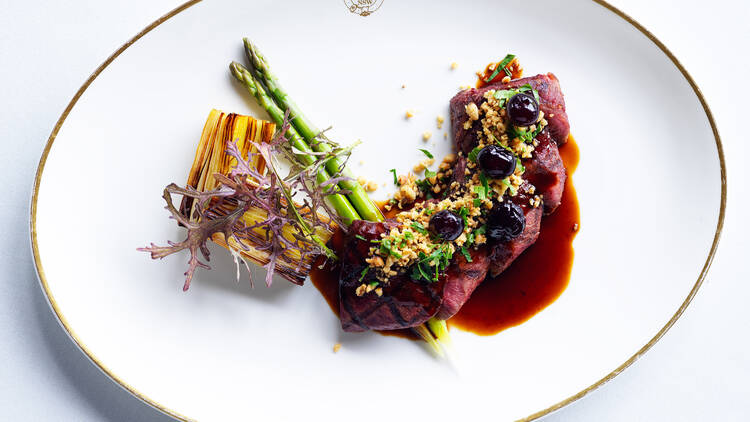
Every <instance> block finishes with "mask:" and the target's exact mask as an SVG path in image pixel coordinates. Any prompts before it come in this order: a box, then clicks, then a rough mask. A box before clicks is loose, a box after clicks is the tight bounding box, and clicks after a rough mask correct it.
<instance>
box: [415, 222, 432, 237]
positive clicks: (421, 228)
mask: <svg viewBox="0 0 750 422" xmlns="http://www.w3.org/2000/svg"><path fill="white" fill-rule="evenodd" d="M411 228H412V229H414V230H416V231H418V232H419V233H422V234H429V232H428V231H427V229H425V228H424V226H423V225H422V223H420V222H418V221H415V222H413V223H411Z"/></svg>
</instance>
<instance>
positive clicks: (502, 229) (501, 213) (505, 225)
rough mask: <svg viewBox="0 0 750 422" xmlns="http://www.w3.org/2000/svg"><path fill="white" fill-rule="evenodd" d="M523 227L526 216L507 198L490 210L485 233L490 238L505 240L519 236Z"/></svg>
mask: <svg viewBox="0 0 750 422" xmlns="http://www.w3.org/2000/svg"><path fill="white" fill-rule="evenodd" d="M525 227H526V217H524V215H523V210H522V209H521V207H519V206H518V205H516V204H514V203H512V202H510V200H509V199H508V198H506V199H505V200H504V201H503V202H498V203H496V204H495V205H494V206H493V207H492V210H490V214H489V217H488V219H487V235H488V236H489V237H490V238H491V239H495V240H499V241H501V242H507V241H509V240H512V239H515V238H517V237H518V236H520V235H521V233H523V229H524V228H525Z"/></svg>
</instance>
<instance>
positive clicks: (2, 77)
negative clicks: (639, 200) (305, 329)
mask: <svg viewBox="0 0 750 422" xmlns="http://www.w3.org/2000/svg"><path fill="white" fill-rule="evenodd" d="M327 1H337V0H327ZM47 3H49V4H47ZM613 3H614V4H615V5H616V6H618V7H620V8H622V9H623V10H624V11H625V12H626V13H629V14H630V15H631V16H633V17H634V18H635V19H636V20H638V21H640V22H641V23H642V24H643V25H645V26H646V27H647V28H648V29H650V30H651V31H652V32H653V33H654V34H655V35H656V36H657V37H659V38H660V39H661V40H662V41H663V42H664V43H665V44H667V46H668V47H669V48H670V49H671V50H672V51H673V52H674V53H675V54H676V55H677V57H678V58H679V59H680V60H681V61H682V63H683V64H684V65H685V66H686V67H687V69H688V71H690V73H691V74H692V75H693V77H694V78H695V79H696V81H697V83H698V85H699V86H700V87H701V88H702V90H703V92H704V94H705V96H706V98H707V100H708V102H709V105H710V106H711V107H712V109H713V111H714V114H715V117H716V121H717V123H718V125H719V130H720V132H721V135H722V140H723V142H724V147H725V153H726V158H727V167H728V169H729V174H728V181H729V195H728V210H727V219H726V224H725V229H724V235H723V237H722V241H721V245H720V247H719V253H718V254H717V256H716V259H715V261H714V265H713V268H712V269H711V271H710V273H709V276H708V278H707V280H706V282H705V283H704V286H703V288H702V289H701V290H700V291H699V293H698V295H697V297H696V298H695V299H694V300H693V303H692V304H691V305H690V307H689V308H688V310H687V312H686V314H685V315H684V316H683V317H682V318H681V319H680V320H679V321H678V322H677V324H676V325H675V326H674V327H673V328H672V330H670V331H669V333H668V334H667V335H666V336H665V338H664V339H662V340H661V341H660V342H659V343H657V344H656V346H654V348H653V349H652V350H651V351H650V352H648V353H647V354H646V355H645V356H644V357H642V358H641V359H640V360H639V361H637V362H636V363H635V364H634V365H633V366H632V367H631V368H630V369H628V370H627V371H625V372H624V373H623V374H621V375H620V376H618V377H617V378H615V380H614V381H612V382H610V383H609V384H607V385H605V386H604V387H602V388H600V389H599V390H597V391H595V392H594V393H592V394H590V395H589V396H587V397H586V398H584V399H583V400H581V401H579V402H577V403H575V404H573V405H571V406H569V407H567V408H565V409H563V410H562V411H560V412H558V413H556V414H555V415H553V416H551V417H550V418H549V419H548V420H552V421H557V420H561V421H563V420H564V421H568V420H575V421H581V420H583V421H595V420H596V421H598V420H603V419H604V420H615V421H633V420H687V421H702V420H746V419H748V417H750V404H748V403H747V399H748V397H750V384H748V380H747V376H748V375H750V356H748V353H747V350H746V348H747V347H748V346H750V316H748V311H747V309H748V308H750V307H748V306H747V303H748V301H750V285H749V284H748V282H750V271H748V269H747V267H746V266H745V265H744V264H745V261H746V260H747V252H748V242H747V241H746V240H745V239H746V237H747V236H750V227H749V226H748V224H747V221H746V220H747V219H746V217H745V216H746V214H747V212H746V211H745V210H746V208H747V207H748V206H749V205H750V203H749V202H750V200H749V199H748V195H750V191H749V189H748V183H747V182H748V175H747V171H746V170H745V168H744V161H745V157H746V155H745V154H746V153H748V152H750V149H748V148H747V147H746V146H745V143H746V142H748V136H747V134H746V133H745V132H746V131H745V130H744V129H745V124H744V123H745V120H744V119H745V113H744V111H745V108H746V104H747V99H748V98H750V89H748V88H747V85H746V83H745V82H744V79H745V74H746V73H747V72H748V69H749V68H750V59H748V45H749V44H750V32H749V31H748V28H747V22H745V21H746V20H747V19H748V18H750V5H748V3H747V2H745V1H731V0H722V1H714V2H711V3H710V4H708V5H707V3H706V2H700V3H699V2H694V1H685V0H682V1H678V0H669V1H659V2H655V1H647V0H630V1H623V0H618V1H614V2H613ZM177 4H178V2H176V1H174V0H148V1H147V0H137V1H135V0H130V1H121V0H117V1H112V0H110V1H107V2H101V1H93V0H92V1H84V0H75V1H67V2H54V3H53V2H43V1H24V2H20V1H17V2H10V1H6V0H0V81H2V82H0V142H2V143H1V144H0V175H2V176H1V177H0V222H2V224H3V225H2V227H3V229H2V230H0V233H1V235H0V242H2V243H0V277H1V278H0V419H3V420H95V421H96V420H105V421H109V420H112V421H125V420H127V421H132V420H139V421H140V420H164V421H166V420H169V418H167V417H165V416H162V415H160V414H159V413H158V412H156V411H154V410H152V409H151V408H149V407H148V406H146V405H144V404H142V403H140V402H139V401H138V400H136V399H135V398H133V397H131V396H130V395H129V394H128V393H126V392H125V391H124V390H121V389H120V388H119V387H118V386H117V385H115V384H114V383H112V382H111V381H109V379H107V378H106V377H105V376H104V375H102V374H101V373H100V372H99V371H98V370H97V369H96V368H95V367H94V366H93V365H92V364H91V363H90V362H89V361H88V360H87V359H86V357H85V356H84V355H83V354H82V353H81V352H79V351H78V350H77V349H76V347H75V346H74V345H73V343H72V342H71V341H70V340H69V339H68V338H67V336H66V335H65V333H64V331H63V330H62V329H61V328H60V326H59V325H58V323H57V321H56V320H55V318H54V316H53V315H52V313H51V312H50V311H49V309H48V306H47V304H46V302H45V299H44V297H43V295H42V293H41V290H40V288H39V286H38V282H37V280H36V276H35V275H34V270H33V264H32V260H31V254H30V248H29V236H28V204H29V197H30V191H31V185H32V180H33V176H34V171H35V169H36V164H37V161H38V159H39V157H40V155H41V151H42V149H43V147H44V144H45V142H46V140H47V137H48V136H49V133H50V132H51V130H52V128H53V126H54V124H55V121H56V120H57V118H58V117H59V115H60V114H61V113H62V110H63V109H64V108H65V106H66V104H67V103H68V101H69V100H70V99H71V97H72V96H73V94H74V93H75V91H76V90H77V89H78V87H79V86H80V85H81V84H82V83H83V81H84V80H85V79H86V77H87V76H88V75H89V74H90V73H91V72H92V71H93V70H94V69H95V68H96V66H98V65H99V64H100V63H101V62H102V61H103V60H104V59H105V58H106V57H107V56H108V55H109V54H110V53H112V52H113V51H114V50H115V49H116V48H117V47H119V45H120V44H122V43H123V42H124V41H126V40H127V39H129V38H130V37H132V36H133V35H134V34H135V33H136V32H138V31H139V30H141V29H142V28H143V27H145V26H146V25H147V24H149V23H150V22H151V21H153V20H154V19H155V18H156V17H157V16H160V15H162V14H163V13H165V12H167V11H168V10H170V9H171V8H173V7H175V6H176V5H177ZM561 24H565V23H564V22H561ZM558 48H565V46H558ZM583 66H585V64H582V67H583ZM635 76H636V77H637V72H636V75H635ZM644 101H647V99H644ZM741 113H742V117H740V116H741ZM691 200H696V201H698V200H700V198H690V199H687V200H686V206H689V203H690V201H691ZM647 217H648V215H647V211H646V210H644V218H647ZM81 254H82V259H85V251H81ZM186 371H189V368H186ZM292 400H293V399H292ZM331 415H335V413H332V414H331Z"/></svg>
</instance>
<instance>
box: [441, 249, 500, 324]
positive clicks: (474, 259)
mask: <svg viewBox="0 0 750 422" xmlns="http://www.w3.org/2000/svg"><path fill="white" fill-rule="evenodd" d="M469 254H470V255H471V262H467V261H466V258H465V257H464V256H463V255H462V254H460V253H457V254H455V255H454V259H453V262H452V263H451V265H450V266H449V267H448V269H447V270H446V272H445V288H444V290H443V304H442V305H441V306H440V310H439V311H438V313H437V315H436V317H437V318H439V319H448V318H450V317H452V316H453V315H455V314H456V312H458V310H459V309H461V307H462V306H464V303H466V301H467V300H469V297H470V296H471V293H472V292H473V291H474V289H476V288H477V286H478V285H479V283H481V282H482V281H483V280H484V278H485V277H486V276H487V270H488V269H489V267H490V260H489V257H488V256H487V247H485V246H482V247H480V248H478V249H473V248H471V249H469Z"/></svg>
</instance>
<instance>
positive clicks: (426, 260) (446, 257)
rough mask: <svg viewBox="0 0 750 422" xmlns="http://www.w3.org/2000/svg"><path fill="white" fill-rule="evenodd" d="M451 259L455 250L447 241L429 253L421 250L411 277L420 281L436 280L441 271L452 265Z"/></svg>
mask: <svg viewBox="0 0 750 422" xmlns="http://www.w3.org/2000/svg"><path fill="white" fill-rule="evenodd" d="M451 259H453V251H452V250H451V247H450V245H449V244H447V243H444V244H442V245H440V246H438V247H437V248H436V249H435V250H434V251H432V252H431V253H430V254H429V255H427V254H425V253H424V252H420V253H419V261H417V263H416V264H414V266H413V267H412V271H411V277H412V278H413V279H414V280H418V281H419V280H424V281H428V282H436V281H438V279H439V277H440V273H442V272H443V271H445V269H446V268H448V266H449V265H450V261H451Z"/></svg>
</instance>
